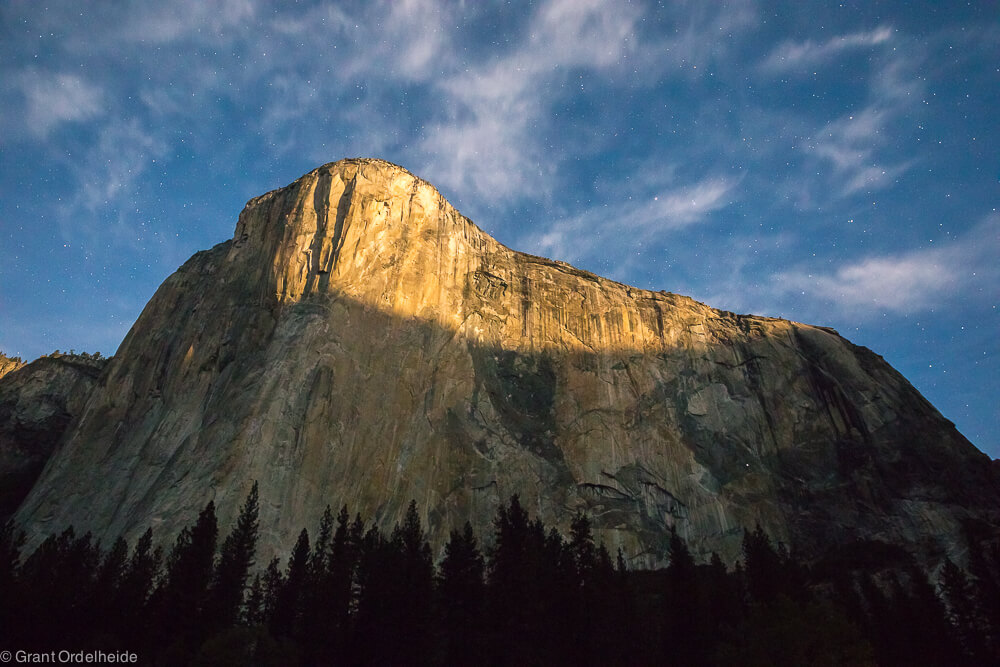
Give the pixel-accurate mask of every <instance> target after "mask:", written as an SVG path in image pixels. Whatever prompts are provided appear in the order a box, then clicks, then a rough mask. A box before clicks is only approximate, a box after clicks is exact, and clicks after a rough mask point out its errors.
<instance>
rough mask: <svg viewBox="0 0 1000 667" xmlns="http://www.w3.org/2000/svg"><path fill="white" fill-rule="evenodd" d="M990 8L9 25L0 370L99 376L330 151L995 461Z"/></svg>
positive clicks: (537, 12) (130, 6) (116, 10)
mask: <svg viewBox="0 0 1000 667" xmlns="http://www.w3.org/2000/svg"><path fill="white" fill-rule="evenodd" d="M998 112H1000V9H998V6H997V5H996V3H994V2H984V1H981V0H979V1H976V2H970V3H965V2H949V3H940V2H933V1H930V0H926V1H924V2H905V3H904V2H874V1H865V2H856V3H836V2H823V3H820V2H808V3H802V2H799V1H797V0H796V1H793V2H752V1H746V2H742V1H732V2H703V1H701V0H695V1H690V2H685V1H682V0H677V1H672V2H663V3H654V2H641V1H636V2H625V1H624V0H622V1H617V0H616V1H611V0H608V1H598V0H547V1H538V2H471V1H469V2H464V3H463V2H435V1H433V0H399V1H396V2H378V1H374V0H367V1H364V2H336V3H332V2H331V3H322V2H298V3H294V2H282V3H276V2H264V1H263V0H217V1H213V2H204V1H203V0H158V1H157V2H136V3H113V2H93V3H91V2H87V3H83V2H79V0H64V1H58V0H54V1H50V2H41V1H38V2H28V1H27V0H14V1H12V2H5V3H3V4H2V6H0V350H3V351H4V352H6V353H7V354H10V355H14V354H16V355H20V356H22V357H24V358H26V359H33V358H35V357H37V356H39V355H41V354H44V353H48V352H51V351H52V350H54V349H61V350H69V349H75V350H76V351H90V352H94V351H100V352H102V353H104V354H105V355H110V354H112V353H114V351H115V349H116V348H117V346H118V344H119V343H120V342H121V340H122V338H123V337H124V335H125V333H126V332H127V331H128V329H129V327H130V326H131V324H132V323H133V322H134V321H135V319H136V317H138V315H139V313H140V311H141V310H142V307H143V306H144V305H145V303H146V302H147V301H148V300H149V298H150V297H151V296H152V294H153V292H154V291H155V290H156V288H157V286H158V285H159V284H160V283H161V282H162V281H163V280H164V279H165V278H166V277H167V276H168V275H169V274H170V273H172V272H173V271H174V270H176V269H177V267H178V266H179V265H180V264H182V263H183V262H184V261H185V260H186V259H187V258H188V257H189V256H190V255H191V254H193V253H194V252H196V251H198V250H201V249H205V248H208V247H211V246H212V245H214V244H216V243H218V242H220V241H223V240H226V239H227V238H230V237H231V236H232V231H233V228H234V227H235V224H236V217H237V215H238V214H239V211H240V210H241V209H242V207H243V204H244V203H245V202H246V201H247V200H248V199H249V198H251V197H253V196H256V195H259V194H262V193H264V192H266V191H268V190H271V189H274V188H276V187H281V186H284V185H286V184H288V183H290V182H291V181H293V180H295V179H296V178H298V177H299V176H301V175H302V174H304V173H305V172H307V171H310V170H311V169H313V168H315V167H317V166H319V165H321V164H324V163H326V162H331V161H334V160H338V159H341V158H344V157H356V156H366V157H381V158H384V159H387V160H389V161H391V162H395V163H397V164H400V165H403V166H404V167H406V168H407V169H409V170H410V171H412V172H413V173H415V174H416V175H418V176H420V177H422V178H424V179H426V180H428V181H430V182H431V183H433V184H434V185H436V186H437V187H438V188H439V189H440V190H441V191H442V193H443V194H444V195H445V196H446V197H447V198H448V199H449V201H451V203H452V204H454V205H455V206H456V207H457V208H458V209H459V210H460V211H461V212H462V213H464V214H465V215H467V216H468V217H470V218H471V219H473V220H474V221H475V222H476V223H477V224H479V226H480V227H482V228H483V229H485V230H486V231H487V232H489V233H490V234H492V235H493V236H495V237H496V238H497V239H498V240H500V241H501V242H503V243H504V244H506V245H508V246H510V247H512V248H515V249H517V250H523V251H526V252H530V253H533V254H538V255H544V256H547V257H551V258H554V259H560V260H564V261H567V262H570V263H572V264H575V265H576V266H579V267H581V268H584V269H588V270H590V271H593V272H595V273H598V274H601V275H604V276H608V277H610V278H614V279H617V280H620V281H623V282H626V283H629V284H632V285H636V286H639V287H644V288H649V289H656V290H659V289H665V290H668V291H672V292H678V293H681V294H686V295H689V296H692V297H694V298H696V299H698V300H700V301H703V302H706V303H708V304H709V305H712V306H715V307H718V308H724V309H727V310H732V311H736V312H742V313H755V314H761V315H770V316H777V317H785V318H789V319H793V320H797V321H803V322H809V323H813V324H821V325H826V326H831V327H834V328H836V329H837V330H838V331H840V333H841V334H843V335H844V336H846V337H847V338H849V339H850V340H852V341H854V342H855V343H858V344H861V345H866V346H868V347H870V348H872V349H873V350H875V351H876V352H878V353H879V354H881V355H883V356H884V357H885V358H886V359H887V360H888V361H889V362H890V363H891V364H893V365H894V366H895V367H896V368H897V369H899V370H900V371H901V372H902V373H903V374H904V375H905V376H906V377H907V378H908V379H909V380H910V381H911V382H913V384H914V385H915V386H916V387H917V388H918V389H919V390H920V391H921V392H922V393H923V394H924V395H925V396H926V397H927V398H928V399H930V400H931V402H932V403H934V404H935V405H936V406H937V407H938V409H940V410H941V412H942V413H943V414H944V415H945V416H946V417H947V418H949V419H951V420H952V421H954V422H955V423H956V425H957V426H958V428H959V430H960V431H961V432H962V433H963V434H964V435H965V436H966V437H968V438H969V439H970V440H971V441H972V442H973V443H974V444H975V445H976V446H978V447H979V448H980V449H982V450H983V451H985V452H986V453H987V454H989V455H991V456H992V457H994V458H997V457H1000V399H998V396H1000V391H998V390H1000V380H998V377H1000V342H998V341H1000V336H998V334H1000V313H998V302H1000V261H998V258H1000V213H998V211H997V208H998V206H1000V123H998V122H997V117H998Z"/></svg>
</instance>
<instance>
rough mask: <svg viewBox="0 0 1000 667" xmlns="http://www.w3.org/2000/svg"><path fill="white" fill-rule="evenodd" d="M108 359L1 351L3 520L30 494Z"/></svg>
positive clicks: (0, 509)
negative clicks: (25, 356)
mask: <svg viewBox="0 0 1000 667" xmlns="http://www.w3.org/2000/svg"><path fill="white" fill-rule="evenodd" d="M7 361H9V362H10V363H9V364H8V363H5V362H7ZM104 363H105V362H104V361H101V360H97V359H93V358H90V357H84V356H81V355H70V354H66V355H50V356H47V357H42V358H41V359H37V360H35V361H33V362H31V363H30V364H27V365H25V364H23V363H21V362H20V360H17V361H15V360H12V359H8V358H7V357H3V356H2V355H0V524H3V523H5V522H6V521H7V519H9V518H10V516H11V514H13V513H14V510H16V509H17V506H18V505H20V504H21V501H23V500H24V498H25V496H27V495H28V492H29V491H30V490H31V487H32V486H33V485H34V483H35V480H37V479H38V475H39V474H40V473H41V472H42V468H43V467H44V466H45V463H46V461H48V460H49V457H50V456H51V455H52V452H53V450H54V449H55V447H56V443H57V442H58V441H59V438H60V437H62V435H63V432H64V431H65V430H66V428H67V426H69V423H70V422H71V421H72V420H73V417H75V416H76V415H78V414H79V413H80V411H81V410H82V408H83V404H84V403H85V402H86V400H87V397H88V396H89V395H90V392H91V390H92V389H93V388H94V387H95V386H96V385H97V378H98V377H99V376H100V374H101V369H102V368H103V367H104ZM5 367H6V368H7V369H9V372H2V371H3V370H4V368H5Z"/></svg>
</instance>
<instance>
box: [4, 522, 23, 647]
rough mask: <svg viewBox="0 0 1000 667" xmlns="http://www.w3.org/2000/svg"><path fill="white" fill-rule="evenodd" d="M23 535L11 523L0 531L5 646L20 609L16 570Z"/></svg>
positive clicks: (18, 563) (19, 558) (18, 564)
mask: <svg viewBox="0 0 1000 667" xmlns="http://www.w3.org/2000/svg"><path fill="white" fill-rule="evenodd" d="M23 546H24V533H23V532H21V531H19V530H17V528H16V527H15V526H14V523H13V522H12V521H9V522H7V523H6V524H5V525H4V526H3V528H2V529H0V640H3V643H4V645H5V646H9V645H10V644H8V643H7V642H9V641H10V640H11V639H13V638H14V637H13V634H12V630H14V628H15V626H16V624H17V614H18V609H19V607H20V604H19V598H20V591H19V590H18V588H19V587H18V575H19V572H18V569H19V567H20V561H21V548H22V547H23Z"/></svg>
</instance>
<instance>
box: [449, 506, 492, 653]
mask: <svg viewBox="0 0 1000 667" xmlns="http://www.w3.org/2000/svg"><path fill="white" fill-rule="evenodd" d="M484 576H485V562H484V560H483V555H482V553H481V552H480V551H479V544H478V542H477V540H476V536H475V533H474V532H473V530H472V524H470V523H469V522H466V523H465V526H464V527H463V529H462V531H461V532H459V531H457V530H453V531H451V535H450V537H449V539H448V543H447V544H446V545H445V548H444V559H443V560H442V561H441V571H440V576H439V579H438V591H439V597H440V607H441V620H442V624H443V631H444V644H445V646H444V649H445V657H446V660H445V662H446V664H451V665H471V664H477V663H482V662H483V658H484V649H485V647H484V645H483V641H484V637H483V633H484V630H485V628H484V625H483V623H484V615H483V614H484V604H485V581H484Z"/></svg>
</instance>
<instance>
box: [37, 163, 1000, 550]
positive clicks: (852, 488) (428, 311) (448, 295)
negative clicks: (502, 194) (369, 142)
mask: <svg viewBox="0 0 1000 667" xmlns="http://www.w3.org/2000/svg"><path fill="white" fill-rule="evenodd" d="M989 464H990V462H989V460H988V459H987V457H986V456H985V455H983V454H981V453H980V452H978V451H977V450H976V449H975V448H974V447H973V446H972V445H971V444H970V443H969V442H968V441H967V440H965V439H964V438H963V437H962V436H961V435H960V434H959V433H958V432H957V431H956V430H955V428H954V427H953V425H952V424H951V423H950V422H948V421H947V420H945V419H944V418H943V417H941V415H940V414H939V413H938V412H937V411H936V410H935V409H934V408H933V407H932V406H931V405H930V404H929V403H928V402H927V401H926V400H925V399H924V398H923V397H921V396H920V394H919V393H918V392H917V391H916V390H915V389H913V387H912V386H910V384H909V383H908V382H907V381H906V380H905V379H904V378H903V377H902V376H901V375H899V374H898V373H897V372H896V371H895V370H893V369H892V368H891V367H890V366H889V365H888V364H887V363H885V361H883V360H882V358H881V357H879V356H877V355H876V354H874V353H872V352H870V351H869V350H867V349H865V348H860V347H857V346H855V345H852V344H851V343H849V342H848V341H846V340H844V339H843V338H841V337H840V336H839V335H837V333H836V332H834V331H832V330H829V329H824V328H821V327H811V326H807V325H804V324H798V323H794V322H789V321H785V320H778V319H771V318H763V317H751V316H742V315H735V314H733V313H728V312H724V311H719V310H715V309H712V308H709V307H708V306H705V305H703V304H701V303H698V302H696V301H693V300H692V299H689V298H686V297H682V296H678V295H675V294H669V293H665V292H649V291H645V290H639V289H635V288H632V287H628V286H626V285H622V284H619V283H616V282H612V281H610V280H606V279H603V278H599V277H597V276H595V275H593V274H590V273H587V272H584V271H580V270H578V269H575V268H573V267H571V266H569V265H566V264H563V263H560V262H553V261H550V260H547V259H542V258H539V257H533V256H530V255H525V254H522V253H517V252H514V251H512V250H510V249H508V248H506V247H504V246H502V245H501V244H499V243H498V242H496V241H495V240H494V239H492V238H490V237H489V236H488V235H486V234H485V233H484V232H482V231H481V230H480V229H479V228H477V227H476V226H475V225H474V224H473V223H472V222H470V221H469V220H468V219H466V218H464V217H463V216H461V215H460V214H459V213H458V212H457V211H455V209H453V208H452V207H451V206H450V205H449V204H448V203H447V202H446V201H445V200H444V199H443V198H442V197H441V195H440V194H439V193H438V192H437V191H436V190H435V189H434V188H433V187H431V186H430V185H429V184H427V183H425V182H424V181H422V180H420V179H418V178H416V177H414V176H413V175H411V174H410V173H409V172H407V171H405V170H404V169H402V168H400V167H396V166H394V165H391V164H388V163H386V162H382V161H377V160H345V161H341V162H337V163H333V164H329V165H326V166H324V167H321V168H319V169H316V170H315V171H313V172H311V173H309V174H307V175H305V176H303V177H302V178H301V179H299V180H298V181H296V182H295V183H293V184H291V185H289V186H288V187H286V188H282V189H280V190H276V191H274V192H270V193H268V194H266V195H264V196H262V197H258V198H256V199H253V200H251V201H250V202H249V203H248V204H247V206H246V208H245V209H244V211H243V213H242V214H241V215H240V218H239V222H238V224H237V226H236V233H235V235H234V237H233V239H232V240H230V241H227V242H225V243H221V244H219V245H217V246H216V247H215V248H213V249H211V250H208V251H205V252H201V253H198V254H196V255H195V256H194V257H192V258H191V259H190V260H189V261H188V262H187V263H186V264H185V265H184V266H183V267H181V268H180V269H179V270H178V271H177V273H175V274H174V275H173V276H171V277H170V278H168V279H167V280H166V281H165V282H164V284H163V285H162V286H161V287H160V289H159V290H158V291H157V293H156V295H155V296H154V297H153V299H152V300H151V301H150V303H149V304H148V305H147V306H146V309H145V310H144V311H143V313H142V315H141V316H140V318H139V320H138V321H137V322H136V324H135V326H134V327H133V328H132V331H131V332H130V333H129V335H128V336H127V338H126V339H125V341H124V342H123V343H122V346H121V348H120V349H119V351H118V353H117V354H116V355H115V357H114V359H113V360H112V362H111V364H110V367H109V368H108V370H107V375H106V379H105V382H104V383H103V384H102V386H101V387H100V388H99V389H97V390H96V391H95V392H94V393H93V394H92V395H91V397H90V400H89V401H88V403H87V405H86V407H85V409H84V410H83V413H82V415H81V417H80V419H79V421H78V422H77V423H76V424H75V425H74V427H73V428H72V429H71V431H70V432H69V433H68V434H67V436H66V439H65V441H64V445H63V447H62V448H61V450H60V452H59V453H58V455H57V456H56V457H55V458H54V459H53V460H52V462H51V463H50V465H49V466H48V468H47V469H46V471H45V473H44V475H43V477H42V479H41V480H40V481H39V483H38V485H37V486H36V488H35V489H34V490H33V492H32V493H31V495H30V497H29V498H28V499H27V500H26V501H25V503H24V504H23V506H22V507H21V509H20V511H19V513H18V519H19V520H20V521H21V522H22V523H23V524H24V526H25V527H26V528H27V529H28V531H29V539H32V540H35V541H37V540H38V539H40V538H41V537H42V536H43V535H44V534H47V533H48V532H51V531H55V530H59V529H61V528H62V527H64V526H65V525H67V524H74V525H76V526H77V528H78V529H89V530H93V531H94V532H95V534H97V535H98V536H99V537H102V538H103V539H105V540H110V539H113V538H114V537H115V536H117V535H118V534H120V533H124V534H125V535H126V536H128V537H130V538H134V537H135V536H136V535H137V534H138V533H139V532H140V531H142V530H143V529H145V527H146V526H148V525H152V526H153V527H154V530H157V531H159V535H160V539H162V540H168V539H172V537H173V535H174V534H175V533H176V531H178V530H179V529H180V528H181V527H182V526H183V525H185V524H187V523H189V522H191V521H192V520H193V519H194V517H195V515H196V513H197V511H198V510H199V509H200V508H201V507H202V506H204V504H205V503H206V502H207V501H208V500H209V499H214V500H215V502H216V505H217V507H218V508H219V514H220V520H221V521H222V522H223V523H222V525H226V523H227V522H229V521H231V520H232V519H233V518H234V517H235V514H236V512H237V511H238V506H239V503H240V502H241V501H242V499H243V496H244V495H245V494H246V492H247V491H248V490H249V488H250V485H251V484H252V483H253V481H254V480H258V481H259V483H260V495H261V501H262V502H261V538H262V545H261V546H262V550H261V551H262V553H261V555H262V556H269V555H270V554H271V553H275V552H277V553H287V552H288V550H289V549H290V547H291V545H292V543H293V542H294V539H295V537H296V535H297V533H298V531H299V530H300V529H301V528H302V527H303V526H307V527H310V528H312V527H313V526H315V525H316V523H317V522H318V519H319V516H320V514H321V513H322V511H323V508H324V507H325V506H326V505H327V504H330V505H333V506H334V507H337V506H339V505H341V504H344V503H346V504H347V505H349V507H350V509H351V511H352V512H354V511H359V512H361V514H362V515H363V516H368V517H374V518H375V519H376V520H377V521H378V522H379V523H380V524H381V525H382V526H383V527H384V528H391V526H392V525H393V524H395V523H396V522H397V521H399V520H400V519H401V517H402V515H403V512H404V511H405V508H406V505H407V503H408V502H409V500H410V499H415V500H416V501H417V502H418V504H419V506H420V507H421V508H422V510H423V511H424V513H425V516H424V520H425V522H426V523H427V525H428V526H429V528H430V535H431V538H432V541H433V543H434V544H435V546H436V547H438V548H439V547H441V546H442V545H443V542H444V540H445V539H446V538H447V535H448V531H449V530H450V529H452V528H457V527H460V526H461V525H462V524H463V523H464V522H465V521H466V520H471V521H472V523H473V524H474V525H476V526H477V527H478V528H479V529H480V530H482V531H485V530H487V529H488V528H489V526H490V522H491V520H492V518H493V516H494V514H495V510H496V508H497V506H498V504H499V503H500V502H502V501H503V500H505V499H506V498H508V497H509V496H510V495H511V494H514V493H517V494H520V496H521V500H522V503H523V504H524V505H525V506H526V507H527V508H529V509H530V510H531V511H532V512H534V513H537V514H538V515H539V516H540V517H541V518H542V519H543V520H545V521H546V522H547V523H550V524H555V525H558V526H560V527H563V528H565V527H567V526H568V523H569V521H570V519H571V518H572V516H573V514H574V513H575V512H576V511H577V510H578V509H586V510H587V511H588V512H589V513H590V514H591V516H592V518H593V520H594V522H595V525H596V529H597V531H596V532H597V534H598V537H599V539H603V540H604V542H605V543H606V544H607V545H608V546H609V548H611V549H614V548H615V547H617V546H622V547H623V549H624V551H625V553H626V554H627V555H628V556H630V557H631V558H632V559H633V560H634V562H635V563H636V564H637V565H639V564H643V565H652V564H656V563H662V562H663V559H664V557H665V554H666V544H667V541H668V538H669V535H670V531H672V530H676V531H678V532H680V534H681V535H682V536H683V537H685V538H686V539H687V540H688V541H689V543H690V544H691V545H692V549H693V550H694V551H695V552H696V553H701V554H707V553H708V552H710V551H713V550H714V551H718V552H719V553H720V554H722V555H723V557H724V558H727V559H729V560H732V559H734V558H735V557H736V556H737V554H738V548H739V544H740V540H741V538H742V531H743V529H744V527H751V528H752V527H753V525H754V524H755V523H756V522H760V524H761V525H762V526H763V527H764V528H765V529H766V530H767V531H768V532H769V533H770V535H771V536H772V537H773V538H775V539H777V540H780V541H782V542H785V543H787V544H789V545H790V546H794V547H798V548H801V549H802V550H804V551H805V552H806V553H816V552H819V551H821V550H823V549H825V548H828V547H829V546H831V545H834V544H839V543H842V542H846V541H849V540H852V539H855V538H878V539H884V540H888V541H892V542H897V543H901V544H903V545H906V546H909V547H910V548H912V549H914V550H915V551H917V552H918V553H920V554H922V555H923V556H924V557H928V558H935V557H938V556H940V555H942V554H944V553H949V554H950V555H952V556H957V557H959V558H961V556H962V553H961V551H962V543H963V540H962V539H961V525H962V523H963V522H964V521H966V520H970V519H975V520H978V521H982V522H986V524H988V525H991V526H993V527H994V529H995V528H996V526H997V525H1000V519H998V516H997V510H998V508H1000V502H998V501H1000V485H998V482H997V475H996V473H995V472H992V471H991V468H990V465H989ZM265 560H266V559H265Z"/></svg>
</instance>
